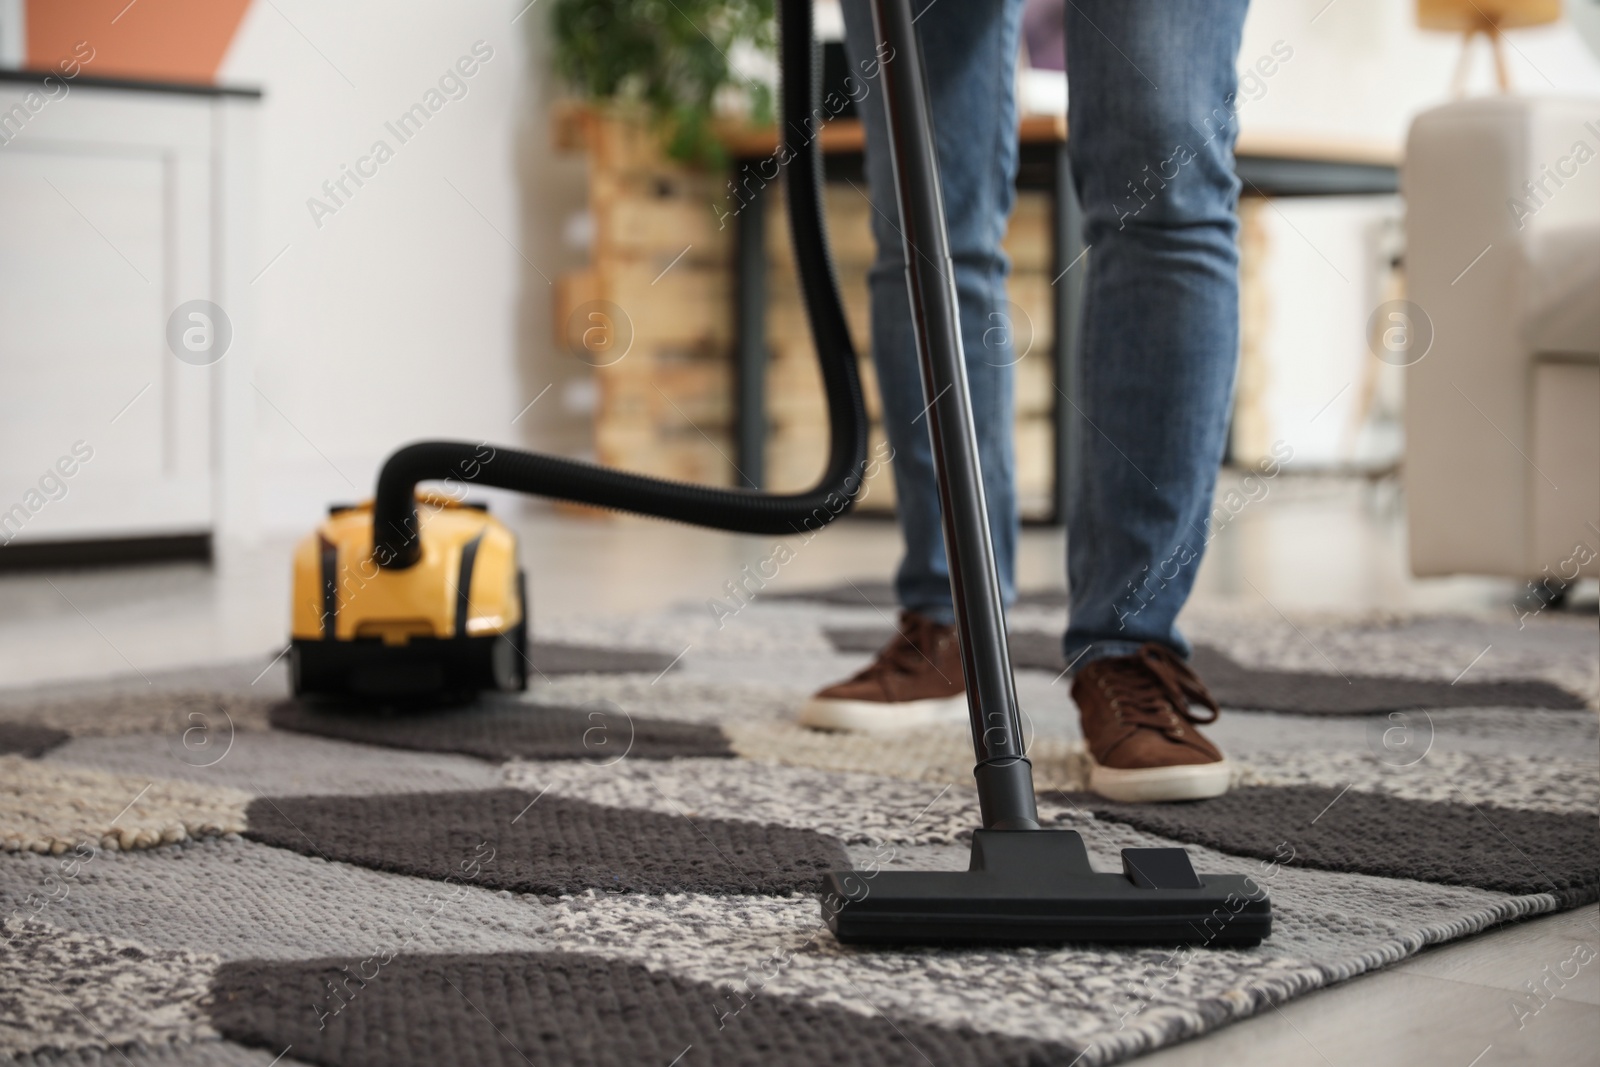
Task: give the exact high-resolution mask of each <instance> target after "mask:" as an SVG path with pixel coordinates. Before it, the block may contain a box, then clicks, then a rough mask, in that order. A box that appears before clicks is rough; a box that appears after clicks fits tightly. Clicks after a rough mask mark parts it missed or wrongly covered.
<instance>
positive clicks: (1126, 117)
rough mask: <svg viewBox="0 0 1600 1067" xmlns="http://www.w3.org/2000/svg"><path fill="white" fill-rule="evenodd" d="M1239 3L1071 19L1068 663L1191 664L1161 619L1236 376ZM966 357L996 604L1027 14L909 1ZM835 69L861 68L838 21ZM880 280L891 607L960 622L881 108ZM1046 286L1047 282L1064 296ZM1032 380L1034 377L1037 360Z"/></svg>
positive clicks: (1146, 5) (855, 38)
mask: <svg viewBox="0 0 1600 1067" xmlns="http://www.w3.org/2000/svg"><path fill="white" fill-rule="evenodd" d="M1246 5H1247V0H1069V2H1068V4H1067V11H1066V18H1067V70H1068V77H1069V81H1070V87H1071V92H1070V96H1069V108H1068V120H1069V125H1070V127H1071V131H1072V134H1071V138H1070V142H1069V154H1070V157H1071V161H1072V179H1073V185H1074V187H1075V188H1076V189H1077V192H1078V198H1079V202H1080V204H1081V205H1082V210H1083V216H1084V239H1085V241H1086V242H1087V243H1088V245H1089V248H1090V251H1089V254H1088V256H1087V257H1086V259H1085V261H1084V262H1083V263H1080V264H1078V265H1077V266H1075V267H1073V268H1072V269H1074V270H1087V271H1088V277H1087V279H1086V296H1085V307H1084V316H1083V322H1082V331H1083V332H1082V335H1081V344H1080V348H1079V351H1080V354H1081V355H1080V359H1079V361H1078V368H1077V377H1076V380H1075V381H1073V382H1071V383H1069V385H1068V390H1067V391H1068V393H1070V395H1071V402H1072V405H1073V412H1072V418H1071V420H1070V422H1071V427H1070V446H1069V451H1070V456H1071V461H1070V464H1069V468H1068V470H1067V477H1068V486H1069V489H1068V513H1067V576H1068V586H1069V599H1070V616H1069V619H1068V625H1067V633H1066V638H1065V651H1066V655H1067V662H1068V663H1069V664H1072V665H1073V666H1075V667H1081V666H1082V665H1083V664H1085V663H1088V662H1090V661H1091V660H1094V659H1099V658H1102V657H1105V656H1117V655H1127V654H1129V653H1131V652H1133V651H1134V650H1136V649H1137V648H1138V647H1139V646H1140V645H1141V644H1143V643H1145V642H1146V641H1156V642H1159V643H1162V644H1165V645H1168V646H1170V647H1172V648H1174V649H1176V650H1177V651H1179V652H1180V653H1183V654H1185V655H1186V654H1187V653H1188V651H1189V646H1188V644H1187V642H1185V640H1184V639H1183V637H1182V635H1181V634H1179V632H1178V629H1177V626H1176V624H1175V620H1176V619H1177V615H1178V612H1179V611H1180V610H1181V609H1182V607H1183V604H1184V602H1185V601H1186V600H1187V599H1188V595H1189V590H1190V589H1191V588H1192V586H1193V584H1194V577H1195V570H1196V568H1197V567H1198V565H1199V562H1200V555H1201V553H1202V552H1203V550H1204V547H1205V541H1206V517H1207V514H1208V512H1209V511H1210V509H1211V498H1212V493H1213V491H1214V489H1215V485H1216V476H1217V470H1218V467H1219V466H1220V464H1221V460H1222V454H1223V447H1224V438H1225V435H1226V432H1227V425H1228V414H1229V409H1230V405H1231V399H1232V394H1233V379H1234V370H1235V366H1236V363H1237V355H1238V347H1239V340H1238V304H1239V296H1238V251H1237V246H1236V232H1237V225H1238V224H1237V220H1236V216H1235V213H1234V209H1235V206H1236V203H1237V199H1238V191H1239V183H1238V180H1237V178H1235V177H1234V173H1233V141H1234V135H1235V132H1236V128H1237V121H1236V119H1235V116H1234V92H1235V82H1236V76H1235V73H1234V63H1235V61H1236V58H1237V55H1238V50H1239V37H1240V31H1241V27H1242V26H1243V23H1244V14H1245V8H1246ZM915 6H916V7H917V9H918V10H919V12H921V13H922V14H921V15H919V17H918V20H917V29H918V31H919V33H920V35H921V39H922V45H923V52H924V57H925V61H926V65H927V69H928V78H929V81H930V83H931V89H932V98H933V109H934V126H935V136H936V139H937V146H938V153H939V166H940V177H941V180H942V184H943V189H944V199H945V213H946V222H947V224H948V226H949V230H950V247H951V255H952V258H953V260H954V265H955V282H956V292H957V295H958V298H959V301H960V309H961V323H962V340H963V344H964V346H965V349H966V358H967V376H968V382H969V388H970V392H971V395H972V405H973V418H974V420H975V422H976V424H977V434H978V449H979V457H980V462H981V464H982V467H983V475H984V486H985V491H986V493H987V496H988V501H989V521H990V525H991V527H992V531H993V537H994V545H995V555H996V560H997V563H998V565H999V569H1000V583H1001V589H1002V592H1003V595H1004V596H1005V598H1006V601H1007V603H1008V604H1009V603H1010V602H1011V600H1012V599H1013V598H1014V596H1015V592H1014V590H1015V580H1014V574H1015V559H1016V543H1017V536H1018V517H1017V500H1016V486H1015V475H1014V466H1015V461H1014V457H1013V452H1012V425H1013V407H1014V396H1013V390H1014V386H1013V373H1012V369H1011V363H1012V361H1013V360H1014V359H1015V356H1014V355H1013V353H1012V351H1011V347H1010V331H1009V329H1008V328H1006V327H1007V325H1008V322H1007V318H1006V315H1007V312H1006V306H1007V305H1006V295H1005V279H1006V274H1007V272H1008V270H1009V264H1008V263H1007V260H1006V257H1005V255H1004V253H1003V252H1002V251H1001V249H1000V241H1001V238H1002V237H1003V236H1004V233H1005V227H1006V219H1007V216H1008V215H1009V214H1010V210H1011V205H1012V202H1013V199H1014V194H1013V186H1014V181H1015V178H1016V168H1017V151H1016V136H1015V130H1016V123H1017V116H1016V103H1015V99H1014V96H1013V68H1014V63H1015V58H1016V54H1017V37H1018V27H1019V23H1020V18H1021V9H1022V4H1021V3H1020V0H959V2H953V0H933V2H932V3H929V2H927V0H917V2H916V5H915ZM844 14H845V27H846V37H847V40H846V44H847V49H848V52H849V55H850V60H851V66H852V68H854V69H855V70H856V71H860V70H863V69H870V57H871V55H872V52H873V49H874V47H875V44H874V38H873V32H872V19H871V14H870V10H869V9H868V7H867V4H866V2H865V0H845V3H844ZM860 108H861V112H862V118H863V120H864V121H865V124H866V131H867V182H868V186H869V189H870V194H871V196H872V200H873V207H874V211H873V231H874V235H875V237H876V239H877V245H878V255H877V261H876V264H875V265H874V267H873V269H872V273H871V276H870V286H871V298H872V348H873V359H874V362H875V363H876V366H877V372H878V381H879V386H880V390H881V392H882V394H883V406H884V422H885V428H886V430H887V433H888V437H889V443H890V445H891V446H892V447H893V448H894V451H895V457H894V473H895V492H896V495H897V497H898V511H899V517H900V526H901V530H902V533H903V535H904V538H905V544H906V554H905V558H904V559H903V560H902V562H901V564H900V569H899V573H898V574H897V576H896V581H895V587H896V591H897V593H898V595H899V598H900V602H901V604H902V606H904V607H906V608H908V609H910V610H912V611H916V612H919V613H921V614H924V615H928V616H931V617H932V618H935V619H938V620H940V621H945V622H948V621H951V620H952V619H953V617H954V615H953V610H952V607H951V600H950V584H949V568H948V565H947V563H946V561H945V554H944V544H943V538H942V534H941V528H940V523H939V502H938V493H937V489H936V487H935V482H934V474H933V458H932V446H931V443H930V440H929V435H928V427H927V424H926V420H925V419H922V418H921V413H922V409H923V405H924V404H925V403H926V401H925V399H924V397H923V395H922V384H921V378H920V377H919V371H918V367H917V355H916V348H915V344H914V342H913V335H912V328H911V312H910V302H909V298H908V297H907V294H906V280H905V264H904V256H903V252H902V249H901V237H900V233H899V229H898V227H899V216H898V210H897V207H896V204H895V198H894V183H893V181H892V179H891V171H890V163H889V158H888V146H887V145H888V141H887V138H888V131H887V128H886V120H885V116H884V113H883V105H882V96H881V93H880V92H879V89H878V86H877V85H876V84H871V85H870V86H869V90H868V92H867V94H866V95H865V97H864V98H863V99H862V100H861V102H860ZM1057 284H1064V281H1063V280H1061V279H1058V280H1057ZM1034 358H1045V357H1044V356H1043V354H1040V355H1037V356H1035V357H1034Z"/></svg>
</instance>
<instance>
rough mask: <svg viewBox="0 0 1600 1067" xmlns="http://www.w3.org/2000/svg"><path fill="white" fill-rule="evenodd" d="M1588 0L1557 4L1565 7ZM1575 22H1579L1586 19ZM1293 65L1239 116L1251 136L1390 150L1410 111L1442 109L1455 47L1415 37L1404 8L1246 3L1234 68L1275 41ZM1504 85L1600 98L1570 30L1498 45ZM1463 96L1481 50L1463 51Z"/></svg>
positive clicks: (1478, 87) (1478, 67)
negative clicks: (1370, 143) (1289, 51)
mask: <svg viewBox="0 0 1600 1067" xmlns="http://www.w3.org/2000/svg"><path fill="white" fill-rule="evenodd" d="M1590 3H1592V0H1567V6H1568V7H1569V8H1570V7H1573V6H1575V5H1579V4H1590ZM1583 14H1585V15H1587V14H1589V13H1588V12H1584V13H1583ZM1280 40H1281V41H1283V42H1285V43H1286V44H1288V45H1289V46H1290V47H1291V48H1293V49H1294V57H1293V58H1292V59H1291V60H1290V61H1289V62H1287V63H1284V64H1282V66H1281V67H1280V68H1279V69H1278V71H1277V72H1276V73H1275V74H1273V75H1272V76H1271V77H1270V78H1268V79H1266V91H1265V92H1264V93H1262V94H1261V96H1260V98H1259V99H1256V100H1252V101H1250V102H1249V103H1248V104H1246V105H1245V106H1244V107H1243V108H1242V109H1241V114H1240V124H1241V127H1242V128H1243V129H1245V130H1249V131H1250V132H1252V133H1266V132H1272V133H1297V134H1302V135H1325V136H1341V137H1349V138H1352V139H1358V140H1376V141H1383V142H1389V143H1392V144H1394V145H1400V144H1402V143H1403V142H1404V140H1405V133H1406V130H1407V128H1409V126H1410V124H1411V119H1412V117H1413V116H1414V115H1416V113H1417V112H1419V111H1422V110H1425V109H1426V108H1429V107H1434V106H1436V105H1438V104H1441V103H1444V102H1445V101H1446V100H1447V99H1448V98H1449V96H1450V86H1451V80H1452V78H1453V77H1454V74H1455V66H1456V60H1457V57H1458V56H1459V55H1460V54H1461V44H1460V38H1459V37H1456V36H1454V35H1451V34H1444V33H1432V32H1424V31H1423V30H1420V29H1418V28H1417V23H1416V5H1415V3H1414V0H1331V2H1330V0H1255V2H1254V3H1252V4H1251V5H1250V14H1249V16H1248V17H1247V18H1246V20H1245V29H1244V41H1243V44H1242V46H1241V47H1240V51H1239V66H1240V69H1241V70H1242V69H1244V68H1245V67H1248V66H1249V65H1250V64H1251V63H1252V62H1253V61H1254V60H1255V59H1257V58H1259V57H1261V56H1263V55H1266V54H1268V53H1269V51H1270V49H1271V47H1272V45H1273V43H1274V42H1276V41H1280ZM1505 42H1506V55H1507V57H1508V59H1509V60H1510V63H1509V66H1510V68H1511V77H1512V84H1513V86H1514V87H1515V89H1516V90H1517V91H1518V92H1523V93H1529V94H1547V93H1586V94H1592V95H1600V59H1596V58H1595V55H1594V54H1593V53H1592V52H1590V51H1589V50H1588V48H1587V47H1585V45H1584V43H1583V40H1582V38H1581V37H1580V36H1579V34H1578V31H1577V30H1576V29H1575V28H1574V27H1573V25H1572V24H1571V22H1569V21H1565V20H1563V21H1562V22H1560V23H1556V24H1553V25H1551V26H1547V27H1539V28H1532V29H1526V30H1513V31H1511V32H1509V33H1508V34H1507V35H1506V37H1505ZM1473 48H1474V55H1473V68H1472V71H1473V77H1472V79H1471V81H1470V82H1469V88H1470V90H1471V91H1473V92H1485V91H1488V90H1489V88H1490V86H1491V85H1492V83H1493V67H1492V61H1491V59H1490V56H1489V52H1488V47H1487V45H1485V43H1484V42H1483V39H1482V38H1479V39H1478V40H1477V41H1476V42H1475V43H1474V45H1473Z"/></svg>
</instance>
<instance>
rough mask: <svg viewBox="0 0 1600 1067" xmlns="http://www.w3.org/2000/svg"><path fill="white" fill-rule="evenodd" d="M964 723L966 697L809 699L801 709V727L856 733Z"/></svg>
mask: <svg viewBox="0 0 1600 1067" xmlns="http://www.w3.org/2000/svg"><path fill="white" fill-rule="evenodd" d="M966 721H967V697H966V694H964V693H963V694H961V695H959V696H953V697H935V698H933V699H930V700H907V701H903V702H901V703H898V704H885V703H880V702H878V701H874V700H827V699H822V698H819V697H812V698H811V699H810V700H808V701H806V705H805V707H803V708H801V709H800V716H799V722H800V725H801V726H809V727H811V728H812V729H813V730H844V731H849V732H851V733H858V734H904V733H909V732H911V731H913V730H917V729H920V728H922V727H925V726H935V725H942V724H944V723H957V722H959V723H964V722H966Z"/></svg>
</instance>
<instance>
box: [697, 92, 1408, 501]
mask: <svg viewBox="0 0 1600 1067" xmlns="http://www.w3.org/2000/svg"><path fill="white" fill-rule="evenodd" d="M722 141H723V144H724V146H725V147H726V149H727V151H728V154H729V156H730V157H731V158H732V160H733V166H734V170H735V181H736V182H739V180H740V178H741V177H742V174H743V172H744V171H745V170H746V169H747V168H751V167H755V166H758V165H760V164H761V163H762V162H763V161H768V160H770V159H771V157H772V154H773V153H774V152H775V151H777V147H778V140H777V131H776V129H774V128H771V127H765V128H742V129H736V130H731V131H727V132H725V133H724V135H723V137H722ZM1017 141H1018V148H1019V157H1018V168H1017V188H1018V189H1031V190H1043V191H1045V192H1047V193H1048V194H1049V195H1050V200H1051V204H1052V211H1051V219H1052V224H1051V244H1052V256H1051V259H1052V264H1053V265H1052V267H1051V274H1052V278H1053V279H1054V280H1053V281H1052V283H1051V285H1052V288H1053V290H1054V291H1053V294H1052V296H1053V300H1052V304H1053V311H1054V314H1055V326H1054V329H1053V331H1052V335H1053V346H1054V350H1053V352H1052V353H1051V364H1052V368H1053V370H1054V375H1055V382H1056V386H1057V388H1056V396H1055V399H1054V404H1053V405H1052V411H1051V422H1052V424H1053V430H1054V437H1055V442H1054V449H1053V451H1054V460H1055V463H1054V478H1053V485H1052V491H1051V500H1050V508H1049V511H1048V513H1047V514H1045V515H1040V516H1027V518H1029V519H1043V520H1044V521H1047V522H1050V523H1054V524H1059V523H1061V522H1062V521H1064V516H1065V515H1066V491H1067V485H1066V477H1065V472H1066V470H1067V452H1066V450H1067V440H1068V435H1067V417H1068V413H1069V412H1070V411H1071V404H1070V401H1069V400H1068V396H1067V394H1066V392H1065V390H1068V389H1070V383H1071V382H1072V381H1073V373H1072V372H1073V367H1074V365H1075V363H1076V360H1077V356H1078V353H1077V341H1078V330H1077V323H1078V319H1079V317H1080V313H1081V308H1082V304H1083V280H1084V277H1085V274H1086V272H1085V271H1084V270H1083V269H1082V267H1083V264H1082V263H1081V262H1080V260H1083V259H1084V258H1085V256H1086V251H1085V249H1084V246H1083V233H1082V228H1083V227H1082V215H1081V213H1080V211H1079V207H1078V198H1077V194H1076V192H1075V191H1074V190H1073V187H1072V180H1071V168H1070V166H1069V165H1068V161H1067V120H1066V118H1065V117H1064V116H1061V115H1029V116H1026V117H1024V118H1023V119H1022V121H1021V123H1020V124H1019V126H1018V130H1017ZM819 142H820V144H821V147H822V152H823V168H824V173H825V174H826V175H827V177H828V178H829V179H830V180H834V181H840V180H844V179H847V178H848V179H850V180H859V179H860V178H861V176H862V171H863V166H862V163H863V148H864V145H865V142H866V135H865V131H864V129H863V127H862V125H861V122H860V121H859V120H857V119H835V120H833V121H832V122H829V123H828V124H827V125H826V126H824V127H823V128H822V132H821V134H820V136H819ZM1234 157H1235V169H1236V172H1237V173H1238V175H1239V179H1240V181H1241V182H1242V183H1243V191H1242V195H1245V196H1350V195H1379V194H1392V193H1394V192H1397V191H1398V189H1399V171H1398V167H1399V153H1398V151H1396V150H1394V149H1391V148H1388V147H1386V146H1383V145H1374V144H1369V143H1361V142H1354V141H1351V142H1339V141H1331V140H1324V139H1298V138H1288V137H1281V136H1274V137H1267V136H1250V135H1244V136H1241V137H1240V139H1239V143H1238V144H1237V146H1236V147H1235V151H1234ZM768 173H770V166H769V168H768ZM744 188H745V189H747V190H750V195H751V197H752V199H750V200H748V201H747V202H746V203H745V204H744V205H743V207H742V208H741V210H740V212H739V216H738V233H737V237H736V239H735V242H734V256H733V267H734V285H735V294H736V295H735V301H734V308H735V310H734V314H735V320H734V344H735V347H734V366H735V375H734V381H735V384H734V390H735V395H734V443H735V445H736V447H737V449H738V466H739V470H740V471H741V472H743V474H744V476H745V479H746V485H748V486H749V487H750V488H757V489H759V488H761V487H762V484H763V479H764V472H765V470H766V461H765V449H766V438H767V417H766V368H767V359H768V354H767V349H766V333H765V327H766V287H767V277H766V258H765V243H766V232H765V229H766V227H765V223H766V214H765V212H764V211H762V210H760V202H761V201H762V200H763V199H764V198H765V197H766V196H768V195H771V190H772V189H773V188H775V186H772V185H769V184H768V183H767V182H764V181H760V180H755V181H751V182H749V183H748V184H746V185H745V186H744Z"/></svg>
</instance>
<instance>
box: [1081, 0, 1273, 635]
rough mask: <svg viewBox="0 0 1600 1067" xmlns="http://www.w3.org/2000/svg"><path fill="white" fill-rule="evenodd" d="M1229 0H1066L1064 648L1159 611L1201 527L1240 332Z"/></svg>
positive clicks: (1189, 568) (1237, 9) (1238, 1)
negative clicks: (1075, 269)
mask: <svg viewBox="0 0 1600 1067" xmlns="http://www.w3.org/2000/svg"><path fill="white" fill-rule="evenodd" d="M1245 8H1246V2H1245V0H1073V2H1072V3H1070V4H1068V5H1067V69H1068V76H1069V78H1070V79H1071V94H1070V98H1069V102H1070V106H1069V124H1070V130H1071V144H1070V151H1071V156H1072V169H1073V179H1074V181H1075V183H1076V186H1077V189H1078V194H1079V197H1080V198H1081V200H1082V203H1083V214H1084V227H1085V233H1084V237H1085V240H1086V241H1087V242H1088V244H1089V246H1090V251H1089V258H1088V271H1089V277H1088V281H1087V294H1086V298H1085V307H1084V323H1083V334H1082V346H1081V348H1080V352H1081V357H1080V360H1079V369H1078V376H1077V381H1076V382H1075V383H1074V389H1073V398H1074V401H1075V403H1076V405H1077V408H1078V410H1077V411H1076V412H1074V418H1073V427H1072V430H1073V436H1072V447H1071V450H1070V451H1071V456H1072V464H1071V472H1070V477H1071V481H1070V485H1071V491H1070V500H1069V509H1068V524H1067V572H1068V584H1069V586H1070V594H1071V617H1070V620H1069V624H1068V627H1067V634H1066V643H1065V650H1066V655H1067V661H1068V662H1069V663H1076V665H1077V666H1080V667H1081V666H1084V665H1086V664H1088V663H1090V662H1092V661H1093V660H1095V659H1098V658H1102V657H1106V656H1123V655H1129V654H1131V653H1133V652H1134V651H1136V650H1137V649H1138V648H1139V646H1141V645H1142V644H1144V643H1145V642H1149V641H1154V642H1157V643H1159V644H1162V645H1166V646H1168V647H1170V648H1172V649H1174V650H1175V651H1177V652H1179V653H1180V654H1184V655H1187V653H1188V645H1187V644H1186V642H1185V641H1184V639H1183V637H1182V636H1181V635H1180V634H1179V633H1178V630H1177V627H1176V625H1175V620H1176V618H1177V615H1178V612H1179V610H1180V609H1181V608H1182V607H1183V604H1184V601H1185V600H1186V599H1187V598H1188V595H1189V590H1190V588H1191V587H1192V586H1193V584H1194V578H1195V571H1196V569H1197V568H1198V566H1199V563H1200V556H1201V554H1202V553H1203V552H1204V550H1205V544H1206V537H1207V534H1206V516H1207V514H1208V512H1209V511H1210V510H1211V497H1212V492H1213V490H1214V488H1215V484H1216V475H1217V469H1218V466H1219V465H1220V463H1221V460H1222V454H1223V446H1224V436H1225V434H1226V432H1227V426H1228V412H1229V406H1230V403H1231V398H1232V395H1233V380H1234V369H1235V366H1236V363H1237V353H1238V347H1239V325H1238V308H1239V293H1238V251H1237V246H1236V243H1235V236H1236V231H1237V221H1236V216H1235V214H1234V209H1235V205H1236V203H1237V199H1238V180H1237V179H1236V178H1235V177H1234V173H1233V141H1234V135H1235V131H1236V119H1235V117H1234V106H1235V99H1234V91H1235V81H1236V77H1235V73H1234V64H1235V62H1236V60H1237V56H1238V50H1239V36H1240V29H1241V27H1242V25H1243V22H1244V14H1245Z"/></svg>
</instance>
